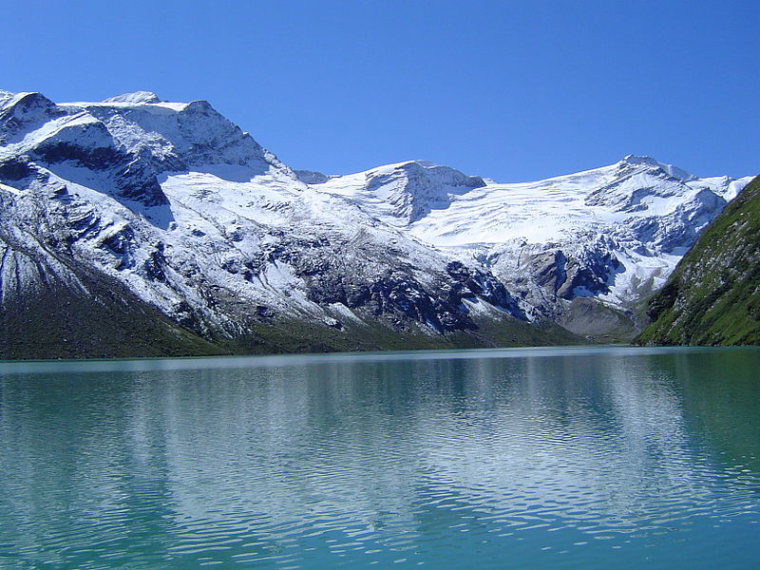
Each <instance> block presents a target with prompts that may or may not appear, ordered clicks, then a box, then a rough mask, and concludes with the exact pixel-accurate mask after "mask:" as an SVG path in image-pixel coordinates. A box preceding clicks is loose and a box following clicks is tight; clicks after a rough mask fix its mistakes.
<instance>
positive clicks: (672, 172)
mask: <svg viewBox="0 0 760 570" xmlns="http://www.w3.org/2000/svg"><path fill="white" fill-rule="evenodd" d="M618 165H619V166H620V167H626V166H631V167H637V166H645V167H648V168H654V169H659V170H662V171H664V172H665V173H667V175H668V176H671V177H673V178H677V179H678V180H682V181H684V182H686V181H689V180H696V178H697V177H696V176H694V175H693V174H691V173H689V172H686V171H685V170H682V169H680V168H678V167H677V166H673V165H672V164H665V163H664V162H660V161H659V160H657V159H655V158H653V157H651V156H640V155H635V154H629V155H626V156H624V157H623V159H622V160H621V161H620V162H618Z"/></svg>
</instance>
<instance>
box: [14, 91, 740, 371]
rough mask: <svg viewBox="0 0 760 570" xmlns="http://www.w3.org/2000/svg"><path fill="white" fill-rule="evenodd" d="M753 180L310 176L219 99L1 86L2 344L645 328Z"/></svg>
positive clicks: (551, 337)
mask: <svg viewBox="0 0 760 570" xmlns="http://www.w3.org/2000/svg"><path fill="white" fill-rule="evenodd" d="M750 180H751V178H749V177H748V178H742V179H731V178H728V177H718V178H701V179H700V178H697V177H695V176H692V175H690V174H688V173H687V172H685V171H682V170H680V169H678V168H675V167H673V166H670V165H666V164H662V163H660V162H657V161H656V160H654V159H652V158H649V157H637V156H627V157H625V158H623V159H622V160H621V161H619V162H617V163H615V164H612V165H610V166H604V167H601V168H598V169H594V170H589V171H586V172H581V173H578V174H572V175H569V176H562V177H558V178H552V179H548V180H543V181H539V182H531V183H521V184H500V183H496V182H493V181H491V180H488V179H485V178H481V177H478V176H468V175H465V174H463V173H461V172H459V171H457V170H455V169H453V168H449V167H447V166H438V165H434V164H431V163H428V162H423V161H408V162H402V163H398V164H393V165H388V166H383V167H379V168H375V169H372V170H369V171H366V172H361V173H357V174H351V175H346V176H330V175H325V174H322V173H319V172H307V171H299V170H293V169H291V168H289V167H288V166H286V165H285V164H283V163H281V162H280V161H279V160H278V159H277V158H276V156H275V155H274V154H272V153H271V152H269V151H268V150H266V149H264V148H263V147H261V146H260V145H259V144H258V143H257V142H256V141H254V140H253V139H252V138H251V137H250V136H249V135H248V134H247V133H245V132H243V131H242V130H241V129H240V128H238V127H237V126H236V125H234V124H233V123H231V122H230V121H229V120H227V119H226V118H224V117H223V116H221V115H220V114H219V113H217V112H216V111H215V110H214V109H213V108H212V107H211V105H209V103H207V102H205V101H194V102H192V103H169V102H163V101H161V100H160V99H159V98H158V97H157V96H156V95H154V94H153V93H148V92H137V93H130V94H126V95H121V96H118V97H112V98H110V99H107V100H105V101H102V102H97V103H84V102H80V103H61V104H56V103H53V102H52V101H50V100H49V99H47V98H45V97H44V96H43V95H41V94H39V93H9V92H4V91H0V216H2V220H1V221H2V223H1V224H0V254H1V255H2V258H1V260H0V357H2V358H29V357H40V358H51V357H53V358H55V357H97V356H134V355H139V356H157V355H177V354H217V353H218V354H224V353H254V352H279V351H322V350H361V349H387V348H396V349H401V348H442V347H485V346H509V345H526V344H554V343H572V342H587V341H588V339H589V337H590V338H591V339H594V340H628V339H630V338H632V337H633V336H634V335H635V334H636V333H637V332H638V331H639V330H640V329H641V328H642V326H643V325H644V324H645V316H644V313H645V306H644V300H645V299H646V298H648V297H649V296H650V295H651V294H652V293H653V292H654V291H656V290H658V289H659V288H660V287H661V286H662V285H663V284H664V283H665V280H666V279H667V278H668V277H669V276H670V274H671V273H672V272H673V270H674V268H675V266H676V264H677V263H678V261H679V260H680V259H681V258H682V257H683V255H684V254H685V253H686V252H687V251H688V249H689V248H690V247H691V246H692V245H693V244H694V243H695V241H696V240H697V238H698V236H699V234H700V232H701V231H702V230H703V229H704V228H705V227H706V226H707V225H708V224H709V223H710V222H711V221H712V220H713V219H714V218H715V217H716V216H718V215H719V214H720V213H721V211H722V210H723V209H724V208H725V206H726V204H727V203H728V202H729V201H731V200H732V199H733V198H734V197H736V195H737V194H738V193H739V192H740V191H741V189H742V188H743V187H744V186H746V185H747V184H748V183H749V181H750Z"/></svg>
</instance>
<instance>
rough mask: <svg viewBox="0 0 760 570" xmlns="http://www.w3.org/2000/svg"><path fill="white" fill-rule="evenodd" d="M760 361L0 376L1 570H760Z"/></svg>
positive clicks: (192, 368)
mask: <svg viewBox="0 0 760 570" xmlns="http://www.w3.org/2000/svg"><path fill="white" fill-rule="evenodd" d="M758 371H760V350H758V349H635V348H563V349H519V350H515V349H512V350H501V351H457V352H425V353H403V354H399V353H396V354H365V355H327V356H314V357H303V356H300V357H299V356H294V357H265V358H216V359H197V360H196V359H187V360H143V361H113V362H81V363H75V362H60V363H0V475H2V479H1V481H0V568H1V569H3V570H5V569H31V568H35V569H43V568H44V569H48V568H49V569H69V568H70V569H91V568H128V569H130V570H131V569H165V568H168V569H174V568H176V569H190V568H198V567H203V566H212V567H213V566H215V567H217V568H278V569H286V568H336V567H349V568H363V567H372V566H374V567H379V568H416V567H427V568H468V569H469V568H675V567H679V568H705V569H706V568H710V569H712V568H757V567H760V373H759V372H758Z"/></svg>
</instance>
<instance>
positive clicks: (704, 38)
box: [0, 0, 760, 182]
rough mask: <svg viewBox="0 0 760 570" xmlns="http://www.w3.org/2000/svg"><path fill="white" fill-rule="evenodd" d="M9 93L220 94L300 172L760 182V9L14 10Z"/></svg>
mask: <svg viewBox="0 0 760 570" xmlns="http://www.w3.org/2000/svg"><path fill="white" fill-rule="evenodd" d="M0 8H2V14H3V20H4V25H3V33H2V56H0V88H3V89H7V90H10V91H41V92H42V93H44V94H45V95H47V96H48V97H50V98H51V99H53V100H55V101H72V100H99V99H102V98H105V97H107V96H111V95H115V94H118V93H123V92H128V91H136V90H148V91H155V92H156V93H157V94H158V95H159V97H161V98H163V99H166V100H175V101H189V100H194V99H207V100H209V101H211V103H212V104H213V105H214V107H215V108H216V109H218V110H219V111H220V112H221V113H223V114H224V115H226V116H227V117H229V118H230V119H232V120H233V121H235V122H236V123H238V124H239V125H240V126H241V127H242V128H243V129H244V130H247V131H249V132H250V133H251V134H252V135H253V137H254V138H255V139H257V140H258V141H259V142H260V143H261V144H263V145H264V146H266V147H267V148H269V149H270V150H272V151H273V152H275V153H276V154H277V155H279V157H280V158H281V159H282V160H283V161H285V162H286V163H288V164H289V165H291V166H293V167H294V168H304V169H312V170H321V171H323V172H328V173H347V172H356V171H359V170H364V169H367V168H371V167H373V166H377V165H380V164H384V163H389V162H399V161H402V160H408V159H414V158H419V159H426V160H431V161H433V162H437V163H440V164H448V165H450V166H454V167H456V168H459V169H460V170H463V171H465V172H467V173H469V174H478V175H481V176H486V177H491V178H495V179H497V180H499V181H503V182H511V181H520V180H530V179H538V178H544V177H548V176H553V175H559V174H565V173H569V172H574V171H578V170H582V169H586V168H592V167H595V166H600V165H603V164H609V163H612V162H614V161H616V160H618V159H619V158H621V157H622V156H623V155H625V154H648V155H652V156H654V157H656V158H658V159H659V160H661V161H663V162H669V163H673V164H676V165H678V166H680V167H682V168H684V169H686V170H689V171H691V172H694V173H695V174H698V175H702V176H707V175H721V174H728V175H732V176H742V175H749V174H757V173H760V124H759V123H760V41H758V34H759V33H760V1H758V0H736V1H732V0H716V1H700V0H685V1H670V0H652V1H649V0H641V1H639V0H625V1H617V0H567V1H564V0H555V1H541V0H524V1H510V0H502V1H493V2H490V1H477V0H467V1H465V0H462V1H456V2H455V1H453V0H452V1H444V0H440V1H427V2H423V1H415V0H406V1H394V0H382V1H359V0H356V1H349V0H346V1H343V2H333V1H327V0H325V1H321V2H317V1H306V0H300V1H287V0H268V1H266V2H258V1H253V0H251V1H243V0H241V1H238V2H225V1H223V0H216V1H201V0H199V1H193V0H183V1H179V0H149V1H148V0H128V1H124V2H115V1H114V2H110V1H105V0H99V1H78V0H67V1H65V2H64V1H59V2H54V1H50V2H40V1H38V0H23V1H18V0H16V1H13V2H10V1H6V0H0Z"/></svg>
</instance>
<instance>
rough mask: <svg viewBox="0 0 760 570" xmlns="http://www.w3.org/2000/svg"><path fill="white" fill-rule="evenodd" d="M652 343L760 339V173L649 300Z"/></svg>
mask: <svg viewBox="0 0 760 570" xmlns="http://www.w3.org/2000/svg"><path fill="white" fill-rule="evenodd" d="M649 315H650V317H651V318H652V319H653V322H652V324H650V325H649V326H648V327H647V328H646V329H645V330H644V332H643V333H642V334H641V336H640V337H639V338H638V339H637V341H638V342H640V343H646V344H699V345H735V344H760V178H756V179H755V180H754V181H753V182H752V183H751V184H749V185H748V186H747V187H746V188H745V189H744V190H743V191H742V192H741V193H740V194H739V196H738V197H737V198H736V199H735V200H734V201H733V202H731V203H730V204H729V205H728V206H727V207H726V209H725V210H724V211H723V212H722V213H721V214H720V215H719V216H718V217H717V218H716V219H715V220H714V221H713V222H712V223H711V224H710V226H708V228H707V229H706V230H705V231H704V232H703V233H702V235H701V236H700V237H699V240H698V241H697V243H696V244H695V246H694V247H693V248H692V249H691V251H689V253H688V254H687V255H686V256H684V258H683V260H682V261H681V262H680V263H679V264H678V267H677V268H676V270H675V271H674V272H673V274H672V275H671V277H670V279H668V282H667V283H666V284H665V286H664V287H663V288H662V290H661V291H660V292H659V293H658V294H657V295H655V296H654V297H653V298H652V299H651V300H650V301H649Z"/></svg>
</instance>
